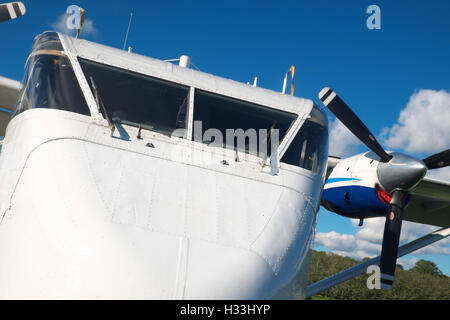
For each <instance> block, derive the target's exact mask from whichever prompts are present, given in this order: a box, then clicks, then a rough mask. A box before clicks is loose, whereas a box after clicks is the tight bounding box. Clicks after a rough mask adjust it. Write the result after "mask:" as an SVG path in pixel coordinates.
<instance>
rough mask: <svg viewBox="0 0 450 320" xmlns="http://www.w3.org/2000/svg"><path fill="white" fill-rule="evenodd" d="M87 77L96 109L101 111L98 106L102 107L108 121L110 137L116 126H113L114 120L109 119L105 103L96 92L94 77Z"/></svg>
mask: <svg viewBox="0 0 450 320" xmlns="http://www.w3.org/2000/svg"><path fill="white" fill-rule="evenodd" d="M89 78H90V80H91V87H92V92H93V93H94V98H95V102H97V107H98V109H99V110H98V111H99V112H101V110H100V108H102V110H103V114H104V115H105V118H106V121H108V125H109V128H110V129H111V137H112V135H113V133H114V130H115V129H116V127H115V126H114V122H113V121H112V120H111V116H110V115H109V112H108V110H107V109H106V107H105V105H104V104H103V101H102V99H101V97H100V94H99V93H98V88H97V86H96V84H95V81H94V78H92V77H91V76H90V77H89Z"/></svg>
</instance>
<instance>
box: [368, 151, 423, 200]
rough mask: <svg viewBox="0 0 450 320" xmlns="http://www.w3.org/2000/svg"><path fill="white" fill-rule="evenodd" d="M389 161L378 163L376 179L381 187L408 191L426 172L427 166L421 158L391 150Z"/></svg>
mask: <svg viewBox="0 0 450 320" xmlns="http://www.w3.org/2000/svg"><path fill="white" fill-rule="evenodd" d="M391 155H392V156H393V158H392V159H391V160H390V161H389V162H385V163H383V162H380V163H379V165H378V170H377V174H378V180H379V181H380V183H381V184H382V186H383V188H384V189H385V190H386V191H388V192H392V191H394V190H395V189H401V190H405V191H410V190H411V189H413V188H414V187H415V186H416V185H417V184H418V183H419V182H420V181H421V180H422V178H423V177H424V176H425V174H426V173H427V167H426V165H425V163H424V162H423V161H421V160H418V159H416V158H413V157H411V156H408V155H406V154H402V153H397V152H393V153H391Z"/></svg>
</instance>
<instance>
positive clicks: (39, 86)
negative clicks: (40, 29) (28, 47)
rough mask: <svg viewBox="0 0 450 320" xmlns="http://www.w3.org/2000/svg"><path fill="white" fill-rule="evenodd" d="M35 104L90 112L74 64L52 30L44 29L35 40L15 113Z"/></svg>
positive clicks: (85, 112) (78, 111)
mask: <svg viewBox="0 0 450 320" xmlns="http://www.w3.org/2000/svg"><path fill="white" fill-rule="evenodd" d="M32 108H50V109H60V110H66V111H71V112H76V113H80V114H83V115H87V116H88V115H90V111H89V108H88V107H87V104H86V100H85V99H84V96H83V94H82V92H81V89H80V86H79V84H78V81H77V79H76V77H75V74H74V72H73V69H72V65H71V64H70V61H69V59H68V58H67V57H66V55H65V54H64V53H63V52H62V46H61V43H60V42H59V38H58V35H57V34H56V33H53V32H47V33H44V34H42V35H40V36H38V37H37V38H36V40H35V41H34V44H33V49H32V51H31V54H30V57H29V58H28V61H27V64H26V68H25V75H24V77H23V80H22V90H21V92H20V93H19V98H18V102H17V106H16V109H15V110H14V113H13V116H15V115H17V114H19V113H21V112H23V111H25V110H28V109H32Z"/></svg>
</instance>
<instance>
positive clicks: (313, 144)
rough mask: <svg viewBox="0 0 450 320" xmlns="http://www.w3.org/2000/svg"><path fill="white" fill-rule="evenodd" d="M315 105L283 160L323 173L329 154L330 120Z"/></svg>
mask: <svg viewBox="0 0 450 320" xmlns="http://www.w3.org/2000/svg"><path fill="white" fill-rule="evenodd" d="M319 110H320V109H319V108H318V107H317V106H315V107H314V108H313V110H312V112H311V117H310V118H309V119H308V120H306V121H305V123H304V124H303V126H302V127H301V128H300V130H299V132H298V133H297V135H296V136H295V138H294V140H293V141H292V142H291V144H290V146H289V148H288V150H287V151H286V153H285V154H284V156H283V157H282V159H281V162H283V163H287V164H290V165H294V166H297V167H301V168H305V169H307V170H310V171H312V172H315V173H319V174H322V173H323V172H324V170H325V167H326V163H327V155H328V121H327V119H326V117H325V115H324V114H323V113H322V112H321V111H319Z"/></svg>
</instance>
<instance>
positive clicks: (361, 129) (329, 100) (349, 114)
mask: <svg viewBox="0 0 450 320" xmlns="http://www.w3.org/2000/svg"><path fill="white" fill-rule="evenodd" d="M319 99H320V100H321V101H322V102H323V104H324V105H325V106H326V107H327V108H328V109H329V110H330V111H331V112H332V113H333V114H334V115H335V116H336V118H338V119H339V120H340V121H341V122H342V123H343V124H344V125H345V126H346V127H347V128H348V129H349V130H350V131H351V132H352V133H353V134H354V135H355V136H356V137H357V138H358V139H359V140H361V142H362V143H364V144H365V145H366V146H367V147H368V148H369V149H370V150H372V151H373V152H374V153H376V154H377V155H378V156H379V157H380V158H381V162H388V161H389V160H391V159H392V156H391V155H389V154H387V153H386V151H384V149H383V147H382V146H381V145H380V144H379V143H378V141H377V139H375V137H374V136H373V134H372V133H371V132H370V130H369V129H367V127H366V126H365V125H364V123H363V122H362V121H361V120H360V119H359V118H358V116H357V115H356V114H355V113H353V111H352V110H351V109H350V108H349V107H348V106H347V104H346V103H345V102H344V101H342V99H341V98H339V96H338V95H337V94H336V93H335V92H334V91H333V90H331V89H330V88H326V87H325V88H323V89H322V91H320V93H319Z"/></svg>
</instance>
